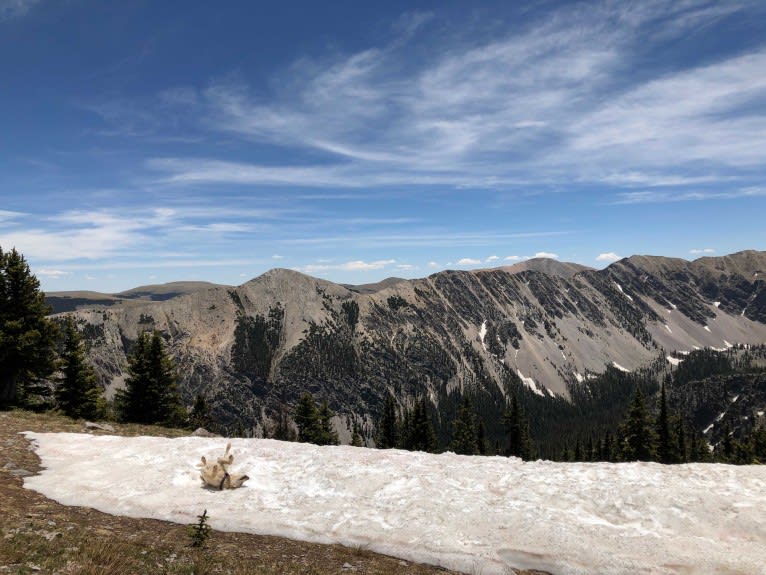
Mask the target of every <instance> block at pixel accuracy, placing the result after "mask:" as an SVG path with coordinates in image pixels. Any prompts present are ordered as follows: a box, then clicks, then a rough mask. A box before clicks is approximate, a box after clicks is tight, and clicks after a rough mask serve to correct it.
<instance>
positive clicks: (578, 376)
mask: <svg viewBox="0 0 766 575" xmlns="http://www.w3.org/2000/svg"><path fill="white" fill-rule="evenodd" d="M574 377H575V379H576V380H577V383H582V382H583V381H585V378H584V377H583V376H582V375H581V374H580V373H579V372H577V371H575V372H574Z"/></svg>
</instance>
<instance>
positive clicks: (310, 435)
mask: <svg viewBox="0 0 766 575" xmlns="http://www.w3.org/2000/svg"><path fill="white" fill-rule="evenodd" d="M293 417H294V419H295V425H297V426H298V441H300V442H301V443H316V442H317V439H318V435H319V411H318V410H317V405H316V401H314V396H312V395H311V394H310V393H309V392H308V391H306V392H304V393H303V394H302V395H301V397H300V399H299V400H298V405H296V406H295V415H294V416H293Z"/></svg>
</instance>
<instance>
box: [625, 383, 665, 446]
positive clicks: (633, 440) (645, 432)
mask: <svg viewBox="0 0 766 575" xmlns="http://www.w3.org/2000/svg"><path fill="white" fill-rule="evenodd" d="M620 432H621V441H620V446H621V455H622V459H623V460H624V461H652V460H653V459H654V456H655V453H656V450H655V436H654V430H653V429H652V425H651V421H650V419H649V414H648V412H647V408H646V398H645V397H644V393H643V391H641V387H636V393H635V395H634V396H633V400H632V401H631V403H630V406H629V408H628V414H627V417H626V418H625V421H624V422H623V424H622V425H621V426H620Z"/></svg>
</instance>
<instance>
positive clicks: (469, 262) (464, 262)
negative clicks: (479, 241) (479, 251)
mask: <svg viewBox="0 0 766 575" xmlns="http://www.w3.org/2000/svg"><path fill="white" fill-rule="evenodd" d="M480 263H481V260H477V259H474V258H461V259H459V260H458V261H457V264H458V265H459V266H476V265H479V264H480Z"/></svg>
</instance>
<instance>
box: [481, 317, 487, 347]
mask: <svg viewBox="0 0 766 575" xmlns="http://www.w3.org/2000/svg"><path fill="white" fill-rule="evenodd" d="M486 335H487V320H486V319H485V320H484V321H483V322H482V323H481V329H479V337H480V338H481V347H483V348H484V351H487V345H486V344H485V343H484V336H486Z"/></svg>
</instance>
